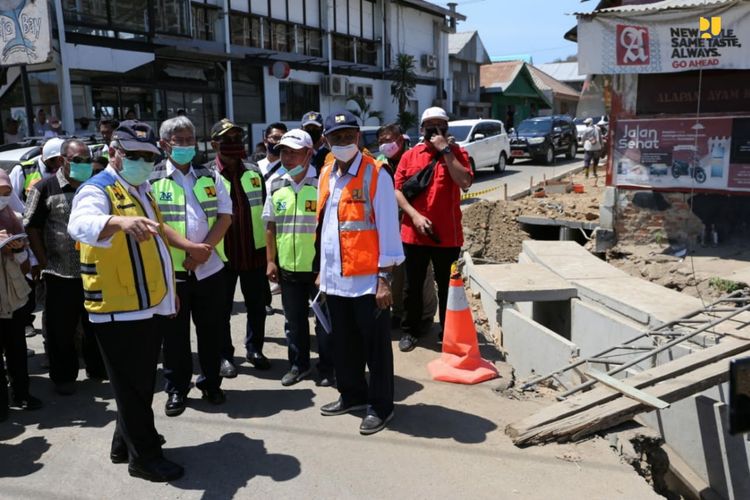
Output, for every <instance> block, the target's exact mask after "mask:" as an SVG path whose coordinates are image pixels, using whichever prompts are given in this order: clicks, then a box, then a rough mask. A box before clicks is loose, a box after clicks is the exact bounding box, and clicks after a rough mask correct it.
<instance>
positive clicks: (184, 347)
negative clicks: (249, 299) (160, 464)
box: [149, 116, 232, 417]
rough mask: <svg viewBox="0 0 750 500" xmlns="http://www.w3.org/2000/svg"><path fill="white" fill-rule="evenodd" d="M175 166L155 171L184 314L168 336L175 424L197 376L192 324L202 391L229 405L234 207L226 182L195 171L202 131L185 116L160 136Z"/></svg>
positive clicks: (169, 407)
mask: <svg viewBox="0 0 750 500" xmlns="http://www.w3.org/2000/svg"><path fill="white" fill-rule="evenodd" d="M159 137H160V141H159V143H160V145H161V148H162V150H163V151H164V152H165V153H166V154H167V159H166V160H165V161H164V162H162V163H161V164H159V165H157V166H156V167H155V168H154V171H153V172H152V174H151V177H150V179H149V181H150V182H151V190H152V192H153V193H154V198H155V199H156V203H157V204H158V205H159V210H160V211H161V213H162V217H163V219H164V222H165V223H166V226H165V228H164V230H165V233H166V235H167V240H168V241H169V246H170V253H171V254H172V263H173V265H174V270H175V278H176V280H177V296H178V297H179V299H180V310H179V311H178V313H177V317H176V318H175V320H174V321H171V322H169V327H168V328H167V329H166V330H165V332H164V346H163V353H164V361H163V366H164V379H165V391H166V392H167V395H168V396H167V402H166V404H165V407H164V413H166V415H167V416H169V417H174V416H177V415H180V414H181V413H182V412H183V411H185V405H186V403H187V394H188V391H189V390H190V379H191V378H192V374H193V363H192V352H191V350H190V316H191V315H192V317H193V322H194V323H195V333H196V336H197V337H198V361H199V362H200V366H201V375H200V376H199V377H198V380H197V381H196V383H195V386H196V387H197V388H198V389H200V390H201V392H202V395H203V399H206V400H208V401H209V402H211V403H213V404H221V403H223V402H224V401H225V396H224V392H223V391H222V390H221V388H220V387H221V377H220V376H219V367H220V364H221V354H220V350H221V337H220V336H218V335H216V332H215V328H216V325H220V324H222V322H223V314H224V313H223V311H224V294H225V293H226V292H225V290H226V278H225V273H224V262H225V261H226V260H227V259H226V256H225V253H224V242H223V238H224V234H225V233H226V232H227V229H228V228H229V226H230V225H231V224H232V201H231V200H230V199H229V194H228V193H227V190H226V187H225V186H224V183H223V182H222V180H221V179H220V178H219V177H217V175H216V172H212V171H210V170H208V169H206V168H204V167H200V166H193V158H194V157H195V126H194V125H193V123H192V122H191V121H190V120H189V119H188V118H187V117H185V116H178V117H175V118H170V119H169V120H165V121H164V122H163V123H162V124H161V127H160V129H159Z"/></svg>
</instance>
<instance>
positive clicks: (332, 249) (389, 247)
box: [318, 153, 404, 297]
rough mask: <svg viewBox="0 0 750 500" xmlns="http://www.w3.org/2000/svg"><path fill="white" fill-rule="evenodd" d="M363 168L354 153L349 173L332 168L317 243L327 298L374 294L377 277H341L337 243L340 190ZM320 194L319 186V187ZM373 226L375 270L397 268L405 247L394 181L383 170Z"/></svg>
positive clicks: (359, 159) (321, 274)
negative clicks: (375, 235) (374, 235)
mask: <svg viewBox="0 0 750 500" xmlns="http://www.w3.org/2000/svg"><path fill="white" fill-rule="evenodd" d="M361 166H362V153H357V156H356V157H355V158H354V161H353V162H352V164H351V166H350V167H349V170H348V171H347V173H346V174H344V175H341V173H340V172H339V170H338V168H336V167H335V165H334V167H333V169H332V171H331V175H330V176H329V179H328V182H329V186H328V189H329V193H330V194H329V196H328V201H327V202H326V206H325V207H323V222H322V227H321V235H320V237H321V242H320V251H321V255H320V289H321V290H322V291H323V292H325V293H327V294H330V295H336V296H340V297H361V296H363V295H370V294H372V295H374V294H375V292H376V291H377V287H378V277H377V274H370V275H362V276H342V275H341V244H340V241H339V213H338V207H339V201H340V200H341V191H342V189H343V188H344V186H346V184H347V183H348V182H349V181H350V180H351V179H352V178H353V177H354V176H356V175H357V173H358V172H359V169H360V167H361ZM318 192H320V184H319V185H318ZM373 211H374V213H375V227H376V228H377V231H378V245H379V251H380V257H379V258H378V267H390V266H397V265H398V264H400V263H401V262H403V261H404V247H403V245H402V244H401V233H400V228H399V223H398V204H397V203H396V194H395V191H394V189H393V180H391V176H390V175H388V172H387V171H386V169H384V168H381V169H380V173H379V175H378V187H377V189H376V190H375V199H374V200H373Z"/></svg>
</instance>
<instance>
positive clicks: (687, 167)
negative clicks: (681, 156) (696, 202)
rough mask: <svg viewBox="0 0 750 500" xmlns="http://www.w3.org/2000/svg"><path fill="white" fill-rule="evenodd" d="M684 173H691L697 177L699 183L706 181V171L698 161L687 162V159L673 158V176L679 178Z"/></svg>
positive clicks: (691, 175)
mask: <svg viewBox="0 0 750 500" xmlns="http://www.w3.org/2000/svg"><path fill="white" fill-rule="evenodd" d="M691 163H692V164H691ZM683 175H689V176H690V177H692V178H693V179H695V181H696V182H697V183H698V184H703V183H704V182H706V171H705V170H704V169H703V167H701V166H700V164H699V163H698V162H697V161H693V162H687V161H685V160H673V161H672V177H674V178H675V179H679V178H680V177H681V176H683Z"/></svg>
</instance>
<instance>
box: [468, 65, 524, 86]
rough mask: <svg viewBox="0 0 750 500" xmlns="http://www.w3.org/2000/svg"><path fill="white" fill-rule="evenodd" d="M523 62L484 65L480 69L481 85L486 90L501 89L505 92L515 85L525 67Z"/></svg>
mask: <svg viewBox="0 0 750 500" xmlns="http://www.w3.org/2000/svg"><path fill="white" fill-rule="evenodd" d="M523 65H524V62H523V61H506V62H497V63H493V64H484V65H482V66H480V68H479V81H480V85H481V86H482V87H484V88H488V89H489V88H498V87H499V88H500V89H502V90H505V89H506V88H508V85H510V84H511V83H513V80H515V78H516V75H517V74H518V72H519V71H520V70H521V68H522V67H523Z"/></svg>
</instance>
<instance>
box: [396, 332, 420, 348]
mask: <svg viewBox="0 0 750 500" xmlns="http://www.w3.org/2000/svg"><path fill="white" fill-rule="evenodd" d="M415 347H417V338H416V337H415V336H413V335H409V334H408V333H406V334H404V335H403V336H402V337H401V340H399V341H398V350H399V351H401V352H409V351H411V350H413V349H414V348H415Z"/></svg>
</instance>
